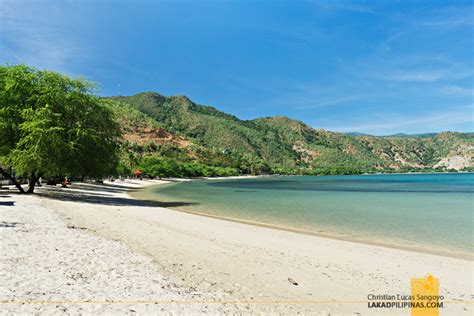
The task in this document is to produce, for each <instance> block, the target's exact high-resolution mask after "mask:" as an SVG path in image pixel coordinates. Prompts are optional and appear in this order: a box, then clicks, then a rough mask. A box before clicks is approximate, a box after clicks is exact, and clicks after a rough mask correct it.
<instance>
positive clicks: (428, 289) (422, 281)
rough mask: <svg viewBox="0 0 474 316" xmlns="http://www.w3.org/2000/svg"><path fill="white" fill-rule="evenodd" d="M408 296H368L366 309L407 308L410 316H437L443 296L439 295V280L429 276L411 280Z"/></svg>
mask: <svg viewBox="0 0 474 316" xmlns="http://www.w3.org/2000/svg"><path fill="white" fill-rule="evenodd" d="M410 286H411V293H410V294H401V293H398V294H369V295H367V299H368V303H367V304H368V308H370V309H376V308H381V309H392V308H409V309H410V310H411V316H439V309H440V308H443V300H444V296H443V295H439V280H438V279H437V278H435V277H433V276H432V275H431V274H428V275H426V276H425V277H424V278H412V279H411V282H410Z"/></svg>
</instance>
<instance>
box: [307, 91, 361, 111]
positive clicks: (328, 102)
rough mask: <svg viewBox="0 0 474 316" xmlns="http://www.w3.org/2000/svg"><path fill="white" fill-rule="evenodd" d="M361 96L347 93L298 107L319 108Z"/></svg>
mask: <svg viewBox="0 0 474 316" xmlns="http://www.w3.org/2000/svg"><path fill="white" fill-rule="evenodd" d="M360 98H362V95H359V94H354V95H349V96H345V97H340V98H335V99H328V100H325V101H322V102H316V103H312V104H308V105H303V106H299V107H298V108H299V109H314V108H321V107H325V106H330V105H336V104H341V103H346V102H350V101H354V100H358V99H360Z"/></svg>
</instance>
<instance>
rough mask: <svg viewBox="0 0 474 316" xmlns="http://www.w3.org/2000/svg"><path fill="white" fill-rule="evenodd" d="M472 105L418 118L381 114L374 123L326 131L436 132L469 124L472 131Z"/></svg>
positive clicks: (331, 127)
mask: <svg viewBox="0 0 474 316" xmlns="http://www.w3.org/2000/svg"><path fill="white" fill-rule="evenodd" d="M473 109H474V105H473V104H470V105H466V106H460V107H456V108H454V109H453V110H452V111H446V112H441V113H440V112H438V113H432V114H426V115H420V116H418V117H412V116H404V117H400V116H398V117H394V116H393V115H392V114H390V113H386V114H381V115H379V116H378V117H377V120H376V122H369V123H362V124H356V125H346V126H328V127H324V128H326V129H328V130H333V131H339V132H366V133H379V134H380V133H384V132H390V133H391V132H407V131H411V130H423V131H438V130H440V129H443V128H445V127H446V126H451V128H452V127H453V126H455V125H456V124H466V123H468V124H469V123H470V124H471V125H472V128H473V129H474V125H473V124H474V116H473Z"/></svg>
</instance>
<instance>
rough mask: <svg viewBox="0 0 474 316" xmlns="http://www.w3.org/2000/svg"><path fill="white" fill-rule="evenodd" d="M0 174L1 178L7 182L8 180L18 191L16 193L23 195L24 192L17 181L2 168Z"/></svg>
mask: <svg viewBox="0 0 474 316" xmlns="http://www.w3.org/2000/svg"><path fill="white" fill-rule="evenodd" d="M0 174H1V175H2V176H4V177H5V178H7V179H8V180H10V181H11V182H13V184H14V185H15V186H16V188H17V189H18V191H20V193H25V190H23V188H22V187H21V185H20V183H19V182H18V181H16V180H15V179H14V178H13V177H12V175H11V174H9V173H8V172H6V171H5V170H4V169H3V168H0Z"/></svg>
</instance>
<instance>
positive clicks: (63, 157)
mask: <svg viewBox="0 0 474 316" xmlns="http://www.w3.org/2000/svg"><path fill="white" fill-rule="evenodd" d="M93 92H94V85H93V84H91V83H90V82H88V81H87V80H85V79H82V78H79V79H72V78H69V77H67V76H65V75H62V74H59V73H56V72H51V71H45V70H38V69H35V68H31V67H27V66H24V65H18V66H0V167H1V168H0V171H1V173H2V174H3V175H4V176H5V177H7V178H10V179H11V180H13V181H15V182H16V183H15V184H16V185H17V187H18V189H19V190H20V191H23V190H22V188H21V186H20V185H19V183H18V182H17V181H16V179H13V178H12V177H11V174H10V173H9V170H10V169H11V168H12V169H13V170H14V171H15V174H16V176H17V177H23V178H28V179H29V184H30V188H29V190H28V191H29V192H33V189H34V183H35V182H36V180H37V178H38V177H40V176H43V177H48V176H69V177H95V178H99V177H103V176H106V175H109V174H112V173H114V172H115V170H116V166H117V164H118V159H119V158H118V151H119V143H118V139H119V138H120V129H119V126H118V124H117V123H116V121H115V120H114V117H113V113H112V111H111V110H110V107H109V105H108V103H109V102H111V101H107V100H104V99H101V98H99V97H98V96H96V95H94V94H93Z"/></svg>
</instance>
